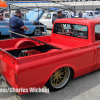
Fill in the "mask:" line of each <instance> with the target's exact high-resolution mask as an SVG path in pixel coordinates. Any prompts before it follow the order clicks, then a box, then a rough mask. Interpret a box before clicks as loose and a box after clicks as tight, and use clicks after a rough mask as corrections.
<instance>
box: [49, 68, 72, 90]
mask: <svg viewBox="0 0 100 100" xmlns="http://www.w3.org/2000/svg"><path fill="white" fill-rule="evenodd" d="M65 68H66V70H67V73H66V74H67V75H66V77H65V79H64V80H63V81H62V83H61V84H59V85H57V86H54V85H53V84H52V76H51V78H50V82H51V85H52V87H54V88H56V89H60V88H62V87H63V86H65V85H66V83H67V82H68V81H69V78H70V69H69V67H65ZM57 71H58V70H57Z"/></svg>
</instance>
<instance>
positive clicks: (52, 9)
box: [48, 8, 59, 11]
mask: <svg viewBox="0 0 100 100" xmlns="http://www.w3.org/2000/svg"><path fill="white" fill-rule="evenodd" d="M54 10H59V9H57V8H50V9H48V11H54Z"/></svg>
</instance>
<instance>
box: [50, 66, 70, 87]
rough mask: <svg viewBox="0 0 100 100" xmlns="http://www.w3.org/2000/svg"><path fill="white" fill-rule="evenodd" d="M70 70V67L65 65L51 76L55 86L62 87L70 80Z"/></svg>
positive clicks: (52, 83)
mask: <svg viewBox="0 0 100 100" xmlns="http://www.w3.org/2000/svg"><path fill="white" fill-rule="evenodd" d="M69 77H70V70H69V68H68V67H63V68H60V69H59V70H57V71H56V72H55V73H54V74H53V75H52V76H51V78H50V81H51V85H52V86H53V87H54V88H62V87H63V86H64V85H65V84H66V83H67V82H68V80H69Z"/></svg>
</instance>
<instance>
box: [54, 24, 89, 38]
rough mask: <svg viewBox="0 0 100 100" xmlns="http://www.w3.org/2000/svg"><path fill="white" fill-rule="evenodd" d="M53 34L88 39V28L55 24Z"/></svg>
mask: <svg viewBox="0 0 100 100" xmlns="http://www.w3.org/2000/svg"><path fill="white" fill-rule="evenodd" d="M53 33H56V34H60V35H65V36H71V37H77V38H84V39H88V27H87V26H85V25H77V24H65V23H55V25H54V29H53Z"/></svg>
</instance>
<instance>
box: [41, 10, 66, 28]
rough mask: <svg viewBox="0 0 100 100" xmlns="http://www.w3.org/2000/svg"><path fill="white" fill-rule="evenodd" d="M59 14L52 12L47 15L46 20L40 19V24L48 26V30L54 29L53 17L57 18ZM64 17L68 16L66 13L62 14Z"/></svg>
mask: <svg viewBox="0 0 100 100" xmlns="http://www.w3.org/2000/svg"><path fill="white" fill-rule="evenodd" d="M56 15H57V12H50V13H48V14H47V16H46V17H45V19H40V20H39V22H41V23H42V24H44V25H46V26H47V28H50V29H52V27H53V25H52V18H53V16H56ZM62 15H63V16H65V17H66V16H67V13H66V12H62Z"/></svg>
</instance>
